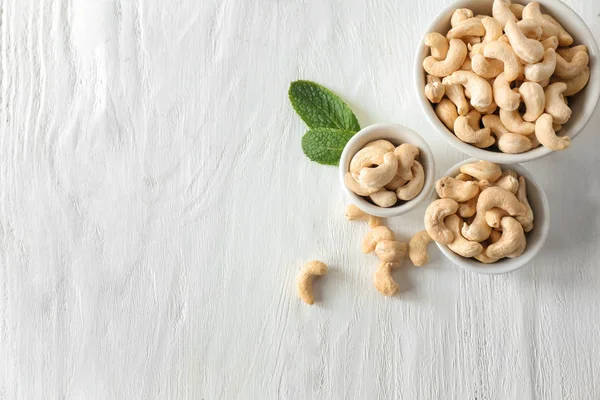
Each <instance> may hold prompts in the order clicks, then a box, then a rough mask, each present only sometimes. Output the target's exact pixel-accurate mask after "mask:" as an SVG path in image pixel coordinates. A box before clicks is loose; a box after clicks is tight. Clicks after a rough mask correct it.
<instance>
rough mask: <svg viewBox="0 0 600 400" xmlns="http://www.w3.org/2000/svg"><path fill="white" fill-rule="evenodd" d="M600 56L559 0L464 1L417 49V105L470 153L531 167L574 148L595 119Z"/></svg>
mask: <svg viewBox="0 0 600 400" xmlns="http://www.w3.org/2000/svg"><path fill="white" fill-rule="evenodd" d="M598 55H599V50H598V46H597V44H596V41H595V39H594V37H593V35H592V33H591V32H590V30H589V29H588V27H587V26H586V25H585V23H584V22H583V20H582V19H581V18H580V17H579V16H578V15H577V14H576V13H575V12H574V11H573V10H571V9H570V8H569V7H568V6H567V5H565V4H564V3H563V2H562V1H560V0H540V1H539V2H528V1H525V0H515V1H512V2H511V0H459V1H456V2H454V3H453V4H451V5H450V6H449V7H447V8H446V9H444V10H443V11H442V12H441V13H440V14H438V15H437V16H436V17H435V19H434V20H433V22H432V23H431V25H430V26H429V28H428V29H427V31H426V34H425V35H424V39H423V42H422V44H421V45H420V46H418V50H417V55H416V57H415V59H416V61H415V67H414V68H415V82H416V90H417V93H418V94H417V97H418V98H419V99H420V101H421V105H422V106H423V110H424V111H425V114H426V115H427V117H428V119H429V120H430V122H431V123H432V124H433V126H434V127H435V128H436V130H437V131H438V132H440V134H442V136H443V137H444V138H446V140H447V141H448V142H449V143H450V144H451V145H452V146H454V147H455V148H457V149H458V150H460V151H461V152H463V153H466V154H469V155H470V156H472V157H475V158H478V159H483V160H489V161H493V162H497V163H506V164H510V163H521V162H526V161H531V160H534V159H537V158H540V157H543V156H545V155H548V154H550V153H551V152H553V151H560V150H564V149H566V148H568V147H569V146H570V145H571V139H573V138H574V137H575V136H576V135H577V134H579V132H581V130H583V128H584V127H585V126H586V124H587V123H588V121H589V120H590V118H591V116H592V114H593V113H594V110H595V108H596V105H597V103H598V99H599V97H600V65H599V63H598V60H597V58H598ZM465 117H466V118H465Z"/></svg>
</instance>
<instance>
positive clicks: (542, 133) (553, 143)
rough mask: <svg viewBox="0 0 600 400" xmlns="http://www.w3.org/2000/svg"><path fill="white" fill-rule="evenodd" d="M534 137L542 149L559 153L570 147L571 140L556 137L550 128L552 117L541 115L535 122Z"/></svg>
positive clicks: (564, 137) (565, 137) (566, 137)
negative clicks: (545, 148)
mask: <svg viewBox="0 0 600 400" xmlns="http://www.w3.org/2000/svg"><path fill="white" fill-rule="evenodd" d="M535 136H536V137H537V139H538V140H539V141H540V143H541V144H542V145H544V147H547V148H549V149H550V150H554V151H560V150H564V149H567V148H569V147H570V146H571V138H569V137H568V136H556V132H555V131H554V129H553V128H552V116H551V115H550V114H542V115H541V116H540V117H539V118H538V119H537V121H536V122H535Z"/></svg>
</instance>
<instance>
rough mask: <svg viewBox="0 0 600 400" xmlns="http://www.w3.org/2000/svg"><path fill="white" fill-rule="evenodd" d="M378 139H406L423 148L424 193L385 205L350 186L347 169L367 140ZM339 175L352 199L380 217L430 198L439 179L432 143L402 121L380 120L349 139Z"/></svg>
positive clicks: (393, 141) (365, 210)
mask: <svg viewBox="0 0 600 400" xmlns="http://www.w3.org/2000/svg"><path fill="white" fill-rule="evenodd" d="M378 139H385V140H388V141H390V142H391V143H393V144H394V145H395V146H398V145H400V144H402V143H410V144H413V145H415V146H417V147H418V148H419V150H420V154H419V159H418V160H419V162H420V163H421V164H422V165H423V170H424V171H425V184H424V185H423V190H421V193H419V194H418V195H417V197H415V198H414V199H412V200H409V201H400V200H399V201H398V203H396V205H395V206H393V207H389V208H383V207H379V206H377V205H375V204H373V203H371V202H370V201H369V200H367V199H366V198H364V197H362V196H359V195H357V194H356V193H354V192H353V191H351V190H350V189H348V188H347V187H346V184H345V183H344V177H345V176H346V172H348V168H349V166H350V161H351V160H352V157H353V156H354V155H355V154H356V153H357V152H358V151H359V150H360V149H362V148H363V146H364V145H365V144H367V143H369V142H372V141H374V140H378ZM339 175H340V183H341V185H342V188H343V190H344V191H345V192H346V194H347V195H348V197H350V201H351V202H352V203H353V204H355V205H356V206H357V207H358V208H360V209H361V210H363V211H364V212H367V213H369V214H371V215H376V216H378V217H384V218H385V217H395V216H398V215H402V214H405V213H407V212H409V211H410V210H412V209H413V208H415V207H416V206H417V205H418V204H419V203H421V202H422V201H424V200H427V199H429V198H430V193H431V189H433V183H434V182H435V163H434V161H433V154H432V153H431V150H430V149H429V146H427V143H426V142H425V140H423V138H422V137H421V136H419V134H418V133H417V132H415V131H413V130H412V129H410V128H407V127H405V126H402V125H398V124H386V123H380V124H375V125H371V126H367V127H366V128H363V129H361V130H360V131H359V132H357V133H356V134H355V135H354V136H352V139H350V140H349V141H348V143H346V146H345V147H344V151H343V152H342V156H341V158H340V167H339Z"/></svg>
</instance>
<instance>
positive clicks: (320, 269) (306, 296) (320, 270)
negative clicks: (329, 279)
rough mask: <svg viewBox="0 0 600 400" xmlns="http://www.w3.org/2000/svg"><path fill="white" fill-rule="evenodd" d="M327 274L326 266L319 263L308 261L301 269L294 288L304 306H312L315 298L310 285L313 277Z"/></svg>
mask: <svg viewBox="0 0 600 400" xmlns="http://www.w3.org/2000/svg"><path fill="white" fill-rule="evenodd" d="M325 274H327V264H325V263H323V262H321V261H310V262H308V263H306V264H304V266H303V267H302V269H301V270H300V275H298V281H297V284H296V288H297V290H298V296H299V297H300V299H301V300H302V301H304V302H305V303H306V304H314V303H315V296H314V294H313V290H312V283H313V280H314V278H315V277H317V276H321V275H325Z"/></svg>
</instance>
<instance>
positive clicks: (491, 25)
mask: <svg viewBox="0 0 600 400" xmlns="http://www.w3.org/2000/svg"><path fill="white" fill-rule="evenodd" d="M481 24H482V25H483V27H484V29H485V36H484V37H483V43H490V42H493V41H494V40H498V38H499V37H500V36H502V25H500V22H498V20H496V19H494V18H491V17H484V18H483V19H482V20H481Z"/></svg>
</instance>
